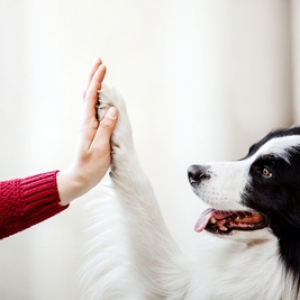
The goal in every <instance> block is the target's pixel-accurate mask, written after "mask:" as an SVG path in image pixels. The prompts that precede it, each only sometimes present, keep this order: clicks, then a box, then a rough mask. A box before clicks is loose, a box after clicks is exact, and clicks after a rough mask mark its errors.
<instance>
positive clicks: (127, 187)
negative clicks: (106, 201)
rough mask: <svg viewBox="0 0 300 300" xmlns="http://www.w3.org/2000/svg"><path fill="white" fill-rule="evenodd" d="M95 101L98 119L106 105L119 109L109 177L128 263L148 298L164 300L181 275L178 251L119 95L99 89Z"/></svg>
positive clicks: (105, 88) (112, 90)
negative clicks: (118, 208) (122, 220)
mask: <svg viewBox="0 0 300 300" xmlns="http://www.w3.org/2000/svg"><path fill="white" fill-rule="evenodd" d="M99 101H100V106H99V116H100V118H101V117H102V116H103V115H104V113H105V112H106V110H107V109H108V107H109V106H115V107H116V108H117V109H118V110H119V118H118V123H117V126H116V128H115V130H114V133H113V135H112V138H111V147H112V164H111V174H110V175H111V178H112V181H113V184H114V187H115V190H116V192H117V195H118V198H119V200H120V202H121V207H122V210H123V214H124V215H125V217H126V223H127V224H126V225H127V228H126V229H127V233H128V236H129V239H128V243H129V246H130V250H131V254H132V262H133V264H134V266H135V267H136V269H137V270H138V276H139V277H141V278H142V279H143V280H142V281H143V283H144V284H145V288H146V290H148V291H149V296H150V297H149V298H154V299H161V298H163V299H166V298H168V297H169V296H167V294H168V291H167V290H168V289H169V288H168V286H170V285H173V284H174V282H175V281H176V277H177V276H181V275H179V273H180V270H179V269H180V268H179V266H178V265H177V263H175V261H177V260H178V256H179V255H180V251H179V248H178V246H177V244H176V242H175V241H174V239H173V238H172V237H171V235H170V233H169V231H168V229H167V228H166V225H165V223H164V220H163V217H162V214H161V211H160V209H159V205H158V203H157V200H156V197H155V194H154V192H153V189H152V186H151V184H150V182H149V180H148V178H147V176H146V175H145V173H144V171H143V169H142V167H141V165H140V162H139V160H138V157H137V154H136V152H135V148H134V144H133V138H132V132H131V126H130V122H129V118H128V115H127V111H126V105H125V102H124V100H123V98H122V96H121V95H120V94H119V93H118V92H117V91H116V90H114V89H110V88H108V87H106V86H103V87H102V89H101V91H100V96H99ZM172 289H174V288H173V287H172ZM150 291H151V292H150ZM178 296H179V295H178ZM173 299H177V298H176V297H175V298H173ZM178 299H179V298H178ZM181 299H183V298H181Z"/></svg>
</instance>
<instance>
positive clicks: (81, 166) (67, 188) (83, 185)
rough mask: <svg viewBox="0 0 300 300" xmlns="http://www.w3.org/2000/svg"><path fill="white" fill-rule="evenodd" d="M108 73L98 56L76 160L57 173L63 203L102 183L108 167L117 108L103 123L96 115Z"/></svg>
mask: <svg viewBox="0 0 300 300" xmlns="http://www.w3.org/2000/svg"><path fill="white" fill-rule="evenodd" d="M105 73H106V67H105V66H104V65H103V64H102V61H101V59H99V58H97V59H96V61H95V62H94V64H93V66H92V69H91V71H90V74H89V78H88V82H87V86H86V88H85V91H84V94H83V98H84V103H83V117H82V123H81V127H80V136H79V141H78V145H77V151H76V155H75V159H74V161H73V163H72V164H71V166H70V167H69V168H68V169H67V170H65V171H61V172H58V173H57V177H56V180H57V188H58V193H59V196H60V200H61V201H60V204H61V205H67V204H68V203H70V202H71V201H72V200H73V199H75V198H77V197H79V196H81V195H83V194H84V193H86V192H88V191H89V190H90V189H91V188H93V187H94V186H95V185H97V184H98V183H99V182H100V180H101V179H102V178H103V176H104V175H105V174H106V172H107V170H108V168H109V165H110V160H111V149H110V143H109V142H110V136H111V134H112V132H113V130H114V128H115V126H116V124H117V117H118V111H117V109H116V108H114V107H110V108H109V110H108V111H107V113H106V115H105V117H104V118H103V119H102V120H101V122H100V123H99V121H98V120H97V118H96V105H97V103H98V91H99V90H100V89H101V83H102V81H103V79H104V77H105Z"/></svg>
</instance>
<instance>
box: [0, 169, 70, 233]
mask: <svg viewBox="0 0 300 300" xmlns="http://www.w3.org/2000/svg"><path fill="white" fill-rule="evenodd" d="M56 174H57V171H53V172H48V173H44V174H39V175H34V176H30V177H26V178H23V179H15V180H9V181H3V182H0V238H4V237H7V236H10V235H12V234H15V233H17V232H19V231H22V230H24V229H26V228H28V227H31V226H33V225H35V224H37V223H39V222H41V221H43V220H45V219H48V218H50V217H52V216H54V215H56V214H57V213H59V212H61V211H62V210H64V209H65V208H66V207H67V206H61V205H60V204H59V202H60V198H59V194H58V190H57V183H56Z"/></svg>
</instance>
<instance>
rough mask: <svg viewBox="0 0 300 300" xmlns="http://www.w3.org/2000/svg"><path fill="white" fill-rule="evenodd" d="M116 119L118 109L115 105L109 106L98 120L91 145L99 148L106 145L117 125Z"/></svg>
mask: <svg viewBox="0 0 300 300" xmlns="http://www.w3.org/2000/svg"><path fill="white" fill-rule="evenodd" d="M117 121H118V110H117V109H116V108H115V107H110V108H109V109H108V111H107V112H106V115H105V116H104V118H103V119H102V120H101V122H100V125H99V128H98V130H97V133H96V135H95V137H94V140H93V143H92V146H93V147H97V148H99V149H101V148H104V147H107V144H108V143H109V140H110V137H111V134H112V132H113V130H114V129H115V127H116V125H117Z"/></svg>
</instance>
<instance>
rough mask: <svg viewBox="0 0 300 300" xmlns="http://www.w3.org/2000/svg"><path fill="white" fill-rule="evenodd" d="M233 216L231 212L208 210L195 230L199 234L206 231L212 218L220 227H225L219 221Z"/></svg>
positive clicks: (202, 215)
mask: <svg viewBox="0 0 300 300" xmlns="http://www.w3.org/2000/svg"><path fill="white" fill-rule="evenodd" d="M232 214H233V213H232V212H229V211H220V210H216V209H213V208H208V209H206V210H205V211H204V212H203V213H202V214H201V216H200V218H199V220H198V221H197V223H196V225H195V227H194V230H195V231H197V232H201V231H202V230H203V229H205V227H206V225H207V223H208V222H209V220H210V219H211V218H215V219H216V220H217V221H218V225H219V226H223V224H219V220H223V219H225V218H227V217H228V216H231V215H232Z"/></svg>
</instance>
